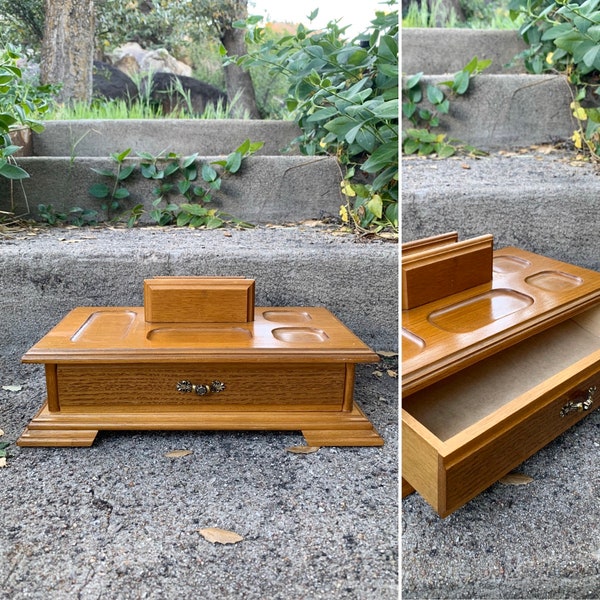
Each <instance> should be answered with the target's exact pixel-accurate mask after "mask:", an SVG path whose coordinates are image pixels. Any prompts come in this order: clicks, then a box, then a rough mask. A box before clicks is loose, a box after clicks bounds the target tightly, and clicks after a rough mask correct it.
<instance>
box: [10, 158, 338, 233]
mask: <svg viewBox="0 0 600 600" xmlns="http://www.w3.org/2000/svg"><path fill="white" fill-rule="evenodd" d="M219 158H222V156H220V157H219V156H202V157H200V158H199V159H198V162H199V163H201V164H204V163H211V162H212V161H214V160H218V159H219ZM126 160H127V162H128V163H129V162H135V161H134V160H133V159H131V160H130V159H126ZM18 164H19V165H20V166H21V167H22V168H24V169H25V170H26V171H27V172H28V173H29V175H30V178H29V179H25V180H23V181H22V186H21V185H20V184H13V185H12V186H11V184H10V182H9V181H8V180H6V179H4V178H0V210H6V211H11V212H12V213H14V214H17V215H21V214H26V213H27V212H29V211H28V207H29V209H31V211H35V212H37V210H36V209H37V206H38V204H46V205H47V204H52V205H53V207H54V208H55V210H57V211H67V212H68V210H69V209H71V208H73V207H80V208H89V209H94V210H99V211H100V207H101V204H102V201H101V200H98V199H97V198H94V197H93V196H92V195H91V194H90V193H89V191H88V190H89V188H90V187H91V185H92V184H94V183H99V182H103V183H107V184H111V180H110V179H109V178H107V177H103V176H100V175H98V174H97V173H95V172H94V171H93V170H92V169H111V170H114V168H115V163H114V162H112V161H111V160H110V159H108V158H100V157H97V158H96V157H83V158H82V157H76V158H75V159H73V160H71V159H69V158H67V157H65V156H33V157H23V158H19V160H18ZM340 182H341V170H340V167H339V164H338V162H337V160H336V159H334V158H328V157H314V156H311V157H307V156H250V157H248V158H247V159H246V160H245V161H244V163H243V164H242V168H241V169H240V171H239V172H238V173H235V174H233V175H228V174H226V175H224V177H223V182H222V187H221V189H220V190H219V191H218V192H214V194H213V201H212V202H211V206H213V207H214V208H218V209H219V210H220V211H221V212H224V213H227V214H229V215H232V216H234V217H236V218H238V219H241V220H243V221H246V222H249V223H252V224H266V223H290V222H297V221H302V220H306V219H321V218H324V217H336V216H337V215H338V213H339V207H340V205H341V204H342V196H341V192H340ZM123 183H124V185H125V187H126V188H127V189H128V191H129V192H130V194H131V195H130V197H129V198H127V199H125V200H122V201H121V206H122V208H123V209H125V210H127V209H131V208H132V207H133V206H135V205H136V204H138V203H141V204H143V206H144V209H145V211H146V213H145V214H144V215H143V217H142V219H141V223H149V222H150V220H149V217H148V211H150V210H151V209H152V202H153V200H155V198H156V196H154V195H153V193H152V191H153V189H154V188H155V187H156V186H157V184H158V182H156V181H154V180H148V179H146V178H144V177H142V175H141V174H140V172H139V171H135V172H134V174H133V175H132V176H131V177H130V178H128V179H127V180H126V181H124V182H123ZM173 201H174V202H176V203H178V204H180V203H183V202H187V200H185V199H184V198H183V196H179V195H178V196H176V197H173ZM100 213H101V215H104V213H103V212H102V211H100ZM105 216H106V215H104V217H105Z"/></svg>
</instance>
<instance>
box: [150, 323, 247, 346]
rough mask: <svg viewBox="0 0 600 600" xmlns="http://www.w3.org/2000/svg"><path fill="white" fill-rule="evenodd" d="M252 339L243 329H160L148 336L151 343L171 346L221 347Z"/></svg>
mask: <svg viewBox="0 0 600 600" xmlns="http://www.w3.org/2000/svg"><path fill="white" fill-rule="evenodd" d="M251 337H252V333H251V332H250V331H248V330H247V329H244V328H242V327H158V328H156V329H151V330H150V331H148V333H147V334H146V338H147V339H148V340H149V341H150V342H153V343H157V344H168V345H169V346H207V345H208V346H221V345H223V344H228V345H230V344H235V343H244V342H246V343H247V342H248V340H249V339H250V338H251Z"/></svg>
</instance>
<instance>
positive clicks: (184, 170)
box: [40, 140, 263, 229]
mask: <svg viewBox="0 0 600 600" xmlns="http://www.w3.org/2000/svg"><path fill="white" fill-rule="evenodd" d="M262 146H263V142H251V141H250V140H245V141H244V142H243V143H242V144H241V145H240V146H239V147H238V148H236V149H235V150H234V151H233V152H231V153H230V154H229V155H228V156H227V157H226V158H225V159H224V160H218V161H214V163H212V164H214V165H216V166H218V167H220V168H221V170H222V171H223V174H224V176H226V175H232V174H235V173H237V172H238V171H239V170H240V168H241V166H242V162H243V160H244V159H245V158H247V157H249V156H251V155H252V154H254V153H255V152H257V151H258V150H259V149H260V148H262ZM130 154H131V148H128V149H127V150H124V151H123V152H120V153H113V154H111V155H110V157H111V159H112V160H113V161H114V162H115V163H116V169H92V170H93V171H94V172H95V173H98V174H99V175H102V176H104V177H109V178H110V179H111V180H112V181H111V184H110V185H108V184H106V183H95V184H93V185H92V186H91V187H90V189H89V192H90V194H91V195H92V196H94V197H95V198H98V199H101V200H103V204H102V208H103V209H104V210H106V211H107V213H114V212H116V211H117V210H122V208H123V207H122V205H121V201H122V200H124V199H126V198H130V196H131V194H130V192H129V190H128V189H127V187H126V185H125V184H126V180H128V179H129V178H130V177H131V176H133V175H134V173H135V172H137V171H138V170H139V174H140V175H141V176H142V177H143V178H145V179H148V180H152V181H154V182H155V183H156V185H155V187H154V189H153V191H152V195H153V196H154V199H153V201H152V209H151V210H150V211H149V212H148V216H149V217H150V219H151V220H152V221H153V222H154V223H156V224H157V225H161V226H165V225H177V226H180V227H183V226H188V227H206V228H207V229H215V228H217V227H221V226H222V225H224V224H225V223H226V222H232V223H235V224H237V225H240V226H244V227H250V226H251V225H250V224H248V223H244V222H243V221H241V220H239V219H236V218H235V217H232V216H231V215H226V214H224V213H221V212H220V211H218V210H217V209H216V208H211V207H210V206H207V205H210V202H212V194H213V193H214V192H216V191H218V190H220V189H221V183H222V180H223V176H221V175H219V173H218V172H217V170H216V169H215V168H214V167H213V166H212V165H211V164H203V165H200V164H199V161H198V153H195V154H192V155H190V156H183V157H182V156H180V155H179V154H177V153H175V152H169V153H168V154H166V155H164V156H162V155H158V156H154V155H152V154H150V153H149V152H139V153H138V155H137V156H138V158H139V165H138V164H136V163H135V162H133V163H131V164H129V165H126V164H125V161H126V159H127V158H128V157H129V156H130ZM179 198H182V199H183V202H181V200H179ZM44 208H45V210H44V212H43V214H42V211H40V214H42V216H43V218H44V219H45V220H47V221H48V222H54V223H58V222H64V221H66V220H67V218H68V217H67V216H66V215H62V214H61V213H56V212H55V211H53V210H50V209H51V208H52V207H51V206H50V209H49V208H48V207H44ZM79 210H80V209H79ZM143 214H144V206H143V204H141V203H140V204H136V205H135V206H134V207H133V208H132V209H131V210H130V211H129V214H128V215H127V226H128V227H133V226H134V225H135V224H136V223H137V222H138V221H139V220H140V219H141V217H142V215H143ZM78 215H79V218H80V219H81V220H84V221H85V219H86V217H87V218H91V214H83V213H81V214H79V213H78ZM71 222H73V217H71ZM73 224H77V223H76V222H73Z"/></svg>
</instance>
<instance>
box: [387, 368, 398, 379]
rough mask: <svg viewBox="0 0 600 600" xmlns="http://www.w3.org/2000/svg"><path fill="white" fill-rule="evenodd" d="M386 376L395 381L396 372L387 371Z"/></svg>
mask: <svg viewBox="0 0 600 600" xmlns="http://www.w3.org/2000/svg"><path fill="white" fill-rule="evenodd" d="M387 374H388V377H391V378H392V379H396V377H398V372H397V371H392V369H388V370H387Z"/></svg>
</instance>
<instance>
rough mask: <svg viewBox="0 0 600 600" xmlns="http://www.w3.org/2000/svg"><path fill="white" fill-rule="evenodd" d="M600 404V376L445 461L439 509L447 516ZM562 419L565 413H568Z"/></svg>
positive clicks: (590, 379) (592, 378)
mask: <svg viewBox="0 0 600 600" xmlns="http://www.w3.org/2000/svg"><path fill="white" fill-rule="evenodd" d="M593 387H596V388H598V391H597V392H595V397H594V402H593V403H592V404H591V405H590V406H589V407H588V408H587V409H585V410H583V406H581V407H580V408H581V409H582V410H581V411H578V405H579V404H580V403H585V401H586V399H588V397H589V396H590V394H589V392H590V389H591V388H593ZM599 403H600V375H598V374H596V375H594V376H593V377H591V378H589V379H587V380H586V381H584V382H583V383H581V385H578V386H577V388H576V389H575V390H572V391H571V392H568V393H566V394H561V395H560V396H559V397H558V398H555V399H554V400H550V401H549V402H548V403H546V404H544V405H543V406H542V407H540V408H539V409H538V410H536V411H535V412H533V413H531V414H529V415H528V416H526V417H525V418H523V419H522V420H521V421H518V422H513V423H512V424H511V425H507V428H506V429H505V430H504V431H501V432H500V433H499V434H498V435H496V436H495V437H494V438H493V439H490V441H488V442H487V443H485V444H484V445H482V446H478V447H474V448H470V449H469V451H468V453H466V454H465V455H463V458H460V459H458V460H454V461H453V462H452V463H450V461H448V460H446V461H443V459H442V462H443V468H442V471H441V475H440V476H441V477H442V478H445V481H443V482H441V483H442V485H441V486H440V487H441V489H444V490H445V492H446V493H445V498H444V500H445V506H440V507H439V509H440V510H439V512H440V514H442V516H446V515H448V514H450V513H451V512H453V511H455V510H456V509H457V508H459V507H460V506H462V505H463V504H465V503H466V502H467V501H469V500H471V499H472V498H474V497H475V496H476V495H477V494H479V493H480V492H482V491H483V490H485V489H486V488H488V487H489V486H490V485H492V484H493V483H495V482H496V481H498V480H499V479H500V478H501V477H503V476H504V475H506V473H508V472H509V471H511V470H512V469H514V468H515V467H517V466H518V465H520V464H521V463H522V462H523V461H524V460H525V459H527V458H529V457H530V456H532V455H533V454H535V453H536V452H537V451H538V450H540V449H541V448H543V447H544V446H546V445H547V444H549V443H550V442H551V441H552V440H554V439H555V438H556V437H558V436H559V435H560V434H561V433H563V432H565V431H566V430H567V429H569V428H570V427H571V426H572V425H574V424H575V423H576V422H578V421H580V420H581V419H583V418H584V417H585V416H586V415H588V414H589V413H590V412H592V411H593V410H594V409H596V408H598V405H599ZM565 410H566V414H564V416H561V412H565Z"/></svg>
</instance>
